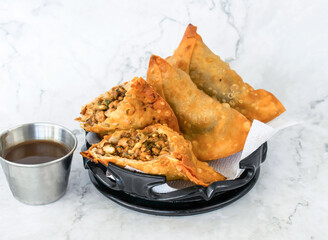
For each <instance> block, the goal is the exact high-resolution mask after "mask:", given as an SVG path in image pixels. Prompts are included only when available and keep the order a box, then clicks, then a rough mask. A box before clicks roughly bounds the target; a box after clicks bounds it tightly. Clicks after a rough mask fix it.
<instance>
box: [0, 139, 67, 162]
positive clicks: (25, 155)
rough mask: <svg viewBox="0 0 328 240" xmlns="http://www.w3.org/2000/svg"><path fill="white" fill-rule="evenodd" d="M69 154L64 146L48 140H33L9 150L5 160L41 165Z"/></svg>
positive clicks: (4, 155)
mask: <svg viewBox="0 0 328 240" xmlns="http://www.w3.org/2000/svg"><path fill="white" fill-rule="evenodd" d="M67 153H69V149H68V148H67V146H65V145H64V144H61V143H58V142H54V141H48V140H31V141H26V142H23V143H20V144H18V145H15V146H12V147H10V148H8V149H7V150H6V151H5V152H4V154H3V158H4V159H6V160H8V161H11V162H15V163H21V164H40V163H46V162H50V161H53V160H55V159H58V158H61V157H63V156H65V155H66V154H67Z"/></svg>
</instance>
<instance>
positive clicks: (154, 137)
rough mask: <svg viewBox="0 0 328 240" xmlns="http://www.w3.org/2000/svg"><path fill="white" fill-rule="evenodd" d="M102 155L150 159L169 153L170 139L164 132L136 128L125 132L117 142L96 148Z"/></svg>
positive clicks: (106, 143)
mask: <svg viewBox="0 0 328 240" xmlns="http://www.w3.org/2000/svg"><path fill="white" fill-rule="evenodd" d="M94 150H95V152H96V153H97V154H100V155H101V156H119V157H123V158H129V159H136V160H141V161H149V160H152V159H154V158H155V157H157V156H161V155H164V154H168V153H169V141H168V139H167V136H166V135H165V134H162V133H157V132H154V133H150V134H144V133H140V132H139V133H138V132H137V131H136V130H131V131H129V132H124V133H122V134H121V136H120V139H119V140H118V141H117V142H115V143H114V142H109V141H108V142H105V143H104V144H103V145H102V146H98V148H96V149H94Z"/></svg>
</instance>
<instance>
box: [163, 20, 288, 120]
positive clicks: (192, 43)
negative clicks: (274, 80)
mask: <svg viewBox="0 0 328 240" xmlns="http://www.w3.org/2000/svg"><path fill="white" fill-rule="evenodd" d="M196 30H197V27H195V26H193V25H191V24H189V26H188V27H187V29H186V32H185V34H184V36H183V38H182V41H181V42H180V45H179V47H178V48H177V49H176V50H175V52H174V54H173V56H172V57H168V58H167V60H168V62H169V63H171V64H172V65H173V66H175V67H178V68H180V69H181V70H183V71H185V72H186V73H187V74H189V75H190V77H191V79H192V81H193V82H194V83H195V84H196V85H197V87H198V88H200V89H201V90H203V91H204V92H206V93H207V94H208V95H210V96H214V97H216V98H217V99H218V100H219V101H220V102H226V103H229V105H230V106H231V107H233V108H234V109H236V110H237V111H239V112H241V113H242V114H243V115H245V116H246V117H247V118H248V119H249V120H251V121H252V120H253V119H257V120H259V121H262V122H268V121H271V120H272V119H274V118H275V117H277V116H279V115H280V114H281V113H283V112H284V111H285V110H286V109H285V108H284V106H283V105H282V104H281V102H280V101H279V100H278V99H277V98H276V97H275V96H274V95H273V94H272V93H270V92H268V91H265V90H263V89H258V90H254V89H253V88H252V87H251V86H250V85H248V84H247V83H244V82H243V80H242V79H241V77H240V76H239V75H238V74H237V73H236V72H235V71H234V70H232V69H230V67H229V64H228V63H226V62H223V61H222V60H221V59H220V57H219V56H217V55H215V54H214V53H213V52H212V51H211V50H210V49H209V48H208V47H207V46H206V45H205V44H204V42H203V41H202V38H201V36H200V35H198V34H197V32H196Z"/></svg>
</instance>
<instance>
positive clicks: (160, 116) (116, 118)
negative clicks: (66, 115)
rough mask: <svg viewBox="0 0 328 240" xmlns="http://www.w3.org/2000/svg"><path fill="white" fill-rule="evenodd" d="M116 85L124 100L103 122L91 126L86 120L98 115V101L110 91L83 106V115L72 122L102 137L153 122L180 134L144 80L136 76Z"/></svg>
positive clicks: (165, 105) (169, 112)
mask: <svg viewBox="0 0 328 240" xmlns="http://www.w3.org/2000/svg"><path fill="white" fill-rule="evenodd" d="M119 86H122V87H123V88H124V89H125V90H126V93H125V97H124V99H123V100H122V101H121V102H119V103H118V105H117V109H116V110H115V111H113V112H111V113H110V115H109V117H105V118H106V119H105V120H104V121H103V122H98V123H91V124H90V123H89V122H88V119H89V118H91V117H92V116H95V115H96V114H97V111H96V109H97V104H98V102H99V100H100V99H102V98H104V96H105V95H106V94H107V93H109V92H107V93H105V94H102V95H101V96H99V97H97V98H96V99H94V100H93V101H91V102H90V103H89V104H87V105H85V106H84V107H82V111H81V115H82V116H81V117H79V118H76V119H75V120H77V121H80V122H81V127H82V128H84V129H85V130H86V131H88V132H95V133H99V134H101V135H105V134H108V133H110V132H113V131H115V130H117V129H120V130H124V129H131V128H134V129H141V128H144V127H146V126H148V125H151V124H154V123H161V124H167V125H168V126H169V127H170V128H172V129H173V130H175V131H178V132H179V125H178V121H177V118H176V116H175V115H174V113H173V111H172V109H171V107H170V106H169V105H168V103H167V102H165V100H164V99H163V98H162V97H161V96H160V95H158V94H157V93H156V92H155V91H154V90H153V88H152V87H151V86H150V85H149V84H148V83H147V82H146V81H145V80H144V79H143V78H141V77H140V78H138V77H135V78H134V79H133V80H131V81H130V82H126V83H124V84H121V85H119Z"/></svg>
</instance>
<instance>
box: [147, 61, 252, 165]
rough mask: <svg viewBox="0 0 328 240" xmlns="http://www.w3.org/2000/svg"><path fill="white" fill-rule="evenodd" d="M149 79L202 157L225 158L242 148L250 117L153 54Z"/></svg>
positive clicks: (199, 156) (206, 158)
mask: <svg viewBox="0 0 328 240" xmlns="http://www.w3.org/2000/svg"><path fill="white" fill-rule="evenodd" d="M147 81H148V82H149V84H150V85H151V86H153V88H154V89H155V91H157V92H158V93H159V94H160V95H161V96H162V97H163V98H164V99H165V100H166V101H167V102H168V103H169V104H170V106H171V107H172V109H173V111H174V113H175V114H176V116H177V118H178V122H179V126H180V130H181V131H182V133H183V134H184V136H185V138H186V139H188V140H190V141H191V143H192V146H193V152H194V153H195V155H196V157H197V158H198V159H199V160H201V161H209V160H214V159H218V158H223V157H227V156H230V155H232V154H234V153H236V152H238V151H240V150H242V149H243V146H244V143H245V140H246V137H247V134H248V131H249V129H250V125H251V124H250V121H249V120H248V119H247V118H246V117H245V116H243V115H242V114H241V113H239V112H237V111H236V110H234V109H232V108H231V107H230V106H229V104H227V103H223V104H221V103H220V102H219V101H217V100H216V99H213V98H211V97H210V96H208V95H207V94H205V93H204V92H203V91H201V90H199V89H198V88H197V86H196V85H195V84H194V83H193V82H192V81H191V79H190V77H189V75H188V74H186V73H185V72H183V71H182V70H180V69H178V68H174V67H172V66H171V65H170V64H169V63H168V62H166V61H165V60H164V59H162V58H160V57H158V56H152V57H151V58H150V62H149V68H148V72H147Z"/></svg>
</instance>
